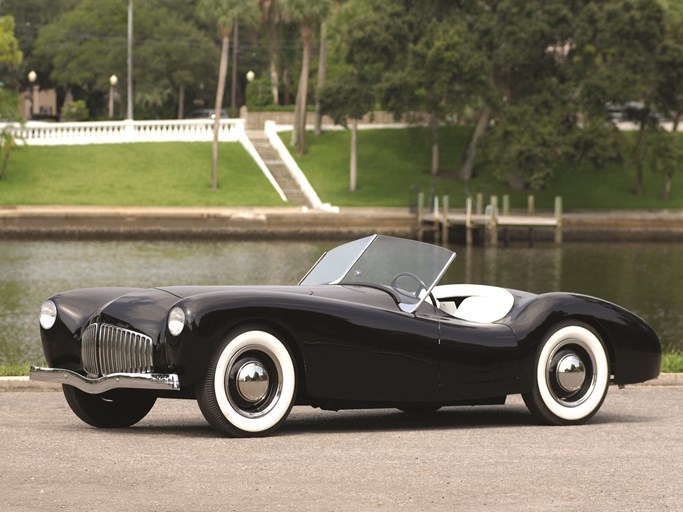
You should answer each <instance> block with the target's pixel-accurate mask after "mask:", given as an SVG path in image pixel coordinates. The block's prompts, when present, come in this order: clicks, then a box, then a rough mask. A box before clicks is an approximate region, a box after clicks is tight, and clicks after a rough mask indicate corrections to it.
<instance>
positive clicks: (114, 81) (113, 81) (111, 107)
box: [109, 75, 119, 119]
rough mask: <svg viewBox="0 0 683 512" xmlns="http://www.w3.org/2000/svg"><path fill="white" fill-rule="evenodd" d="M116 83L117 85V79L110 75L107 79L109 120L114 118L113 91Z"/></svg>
mask: <svg viewBox="0 0 683 512" xmlns="http://www.w3.org/2000/svg"><path fill="white" fill-rule="evenodd" d="M117 83H119V77H118V76H116V75H111V76H110V77H109V119H113V118H114V91H115V90H116V84H117Z"/></svg>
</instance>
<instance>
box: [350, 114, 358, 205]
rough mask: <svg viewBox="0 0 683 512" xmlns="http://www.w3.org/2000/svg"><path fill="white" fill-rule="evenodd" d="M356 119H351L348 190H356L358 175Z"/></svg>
mask: <svg viewBox="0 0 683 512" xmlns="http://www.w3.org/2000/svg"><path fill="white" fill-rule="evenodd" d="M357 148H358V119H353V120H352V121H351V162H350V165H349V190H350V191H351V192H355V191H356V181H357V176H358V166H357V160H358V158H357V157H358V149H357Z"/></svg>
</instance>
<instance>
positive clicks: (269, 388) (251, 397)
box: [31, 235, 661, 436]
mask: <svg viewBox="0 0 683 512" xmlns="http://www.w3.org/2000/svg"><path fill="white" fill-rule="evenodd" d="M454 258H455V254H454V253H453V252H451V251H449V250H448V249H445V248H442V247H437V246H434V245H430V244H425V243H421V242H416V241H412V240H405V239H400V238H393V237H387V236H378V235H373V236H369V237H366V238H362V239H360V240H356V241H353V242H349V243H347V244H344V245H341V246H339V247H336V248H335V249H332V250H331V251H329V252H327V253H326V254H324V255H323V256H322V257H321V258H320V259H319V260H318V262H317V263H316V264H315V265H314V266H313V268H312V269H311V270H310V271H309V272H308V274H307V275H306V276H305V277H304V278H303V279H302V280H301V282H300V283H299V284H298V285H297V286H203V287H177V286H176V287H167V288H153V289H129V288H93V289H81V290H72V291H68V292H64V293H58V294H56V295H54V296H53V297H51V298H50V299H49V300H47V301H46V302H45V303H44V304H43V305H42V308H41V311H40V325H41V338H42V343H43V350H44V352H45V357H46V360H47V363H48V366H49V368H35V367H34V368H32V369H31V379H33V380H40V381H49V382H59V383H62V384H63V391H64V395H65V397H66V400H67V402H68V404H69V406H70V407H71V409H72V410H73V411H74V413H76V415H77V416H78V417H79V418H81V419H82V420H83V421H85V422H86V423H88V424H90V425H94V426H96V427H127V426H130V425H133V424H134V423H136V422H138V421H140V420H141V419H142V418H143V417H144V416H145V415H146V414H147V413H148V412H149V411H150V409H151V408H152V406H153V405H154V403H155V401H156V400H157V398H160V397H163V398H196V399H197V401H198V402H199V406H200V408H201V410H202V413H203V414H204V416H205V417H206V419H207V420H208V422H209V423H210V424H211V425H212V426H213V427H214V428H216V429H217V430H218V431H220V432H222V433H224V434H229V435H233V436H262V435H266V434H269V433H271V432H273V431H274V430H275V429H276V428H277V427H278V426H279V425H280V424H281V423H282V422H283V421H284V420H285V418H286V417H287V415H288V414H289V411H290V410H291V408H292V406H293V405H295V404H297V405H310V406H313V407H320V408H323V409H329V410H338V409H347V408H376V407H396V408H398V409H401V410H403V411H406V412H415V413H420V412H433V411H436V410H437V409H439V408H440V407H445V406H454V405H477V404H502V403H504V402H505V398H506V396H507V395H510V394H521V395H522V396H523V398H524V402H525V403H526V405H527V406H528V408H529V410H530V411H531V412H532V413H533V414H534V415H535V416H536V417H537V418H538V419H539V420H540V421H542V422H544V423H549V424H577V423H583V422H585V421H586V420H588V419H589V418H591V417H592V416H593V415H594V414H595V413H596V412H597V411H598V409H599V408H600V406H601V405H602V402H603V400H604V399H605V395H606V394H607V388H608V386H609V384H610V383H611V382H612V383H615V384H629V383H635V382H641V381H645V380H648V379H652V378H655V377H657V376H658V375H659V370H660V363H661V347H660V343H659V340H658V338H657V335H656V334H655V333H654V331H653V330H652V329H651V328H650V327H649V326H648V325H647V324H646V323H645V322H644V321H643V320H641V319H640V318H638V317H637V316H636V315H634V314H632V313H630V312H629V311H626V310H625V309H623V308H621V307H619V306H616V305H614V304H611V303H609V302H606V301H603V300H600V299H596V298H593V297H588V296H584V295H577V294H571V293H546V294H541V295H535V294H531V293H527V292H522V291H517V290H508V289H504V288H498V287H492V286H482V285H472V284H443V285H439V286H436V284H437V283H438V282H439V281H440V279H441V278H442V277H443V275H444V273H445V271H446V269H447V268H448V266H449V264H450V263H451V262H452V261H453V259H454Z"/></svg>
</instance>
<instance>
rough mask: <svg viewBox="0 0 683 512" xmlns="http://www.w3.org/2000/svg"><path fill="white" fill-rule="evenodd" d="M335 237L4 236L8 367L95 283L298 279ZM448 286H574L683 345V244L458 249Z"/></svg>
mask: <svg viewBox="0 0 683 512" xmlns="http://www.w3.org/2000/svg"><path fill="white" fill-rule="evenodd" d="M333 245H336V243H334V242H321V243H316V242H301V241H296V242H280V241H278V242H235V241H227V242H206V243H197V242H194V241H193V242H183V241H156V242H144V241H135V242H80V241H54V242H53V241H40V242H23V241H2V242H0V363H4V362H32V363H37V362H40V361H41V360H42V351H41V347H40V340H39V331H38V319H37V317H38V309H39V307H40V304H41V303H42V302H43V300H44V299H45V298H47V297H48V296H50V295H51V294H53V293H55V292H58V291H62V290H67V289H71V288H83V287H92V286H141V287H153V286H164V285H169V284H207V285H210V284H293V283H296V282H298V280H299V279H300V278H301V277H302V276H303V275H304V274H305V272H306V271H307V270H308V268H309V267H310V266H311V265H312V264H313V263H315V261H316V260H317V258H318V257H319V256H320V255H321V254H322V252H323V251H325V250H327V249H329V248H330V247H331V246H333ZM454 250H455V251H456V252H457V253H458V257H457V258H456V260H455V262H454V263H453V265H452V266H451V269H450V270H449V272H448V273H447V275H446V276H445V278H444V280H443V281H442V282H468V283H483V284H493V285H498V286H505V287H509V288H518V289H521V290H528V291H531V292H536V293H541V292H546V291H573V292H579V293H585V294H588V295H595V296H597V297H601V298H604V299H607V300H610V301H612V302H616V303H617V304H620V305H622V306H624V307H626V308H627V309H630V310H632V311H633V312H635V313H637V314H639V315H640V316H641V317H643V318H644V319H645V320H646V321H647V322H649V323H650V324H651V325H652V326H653V327H654V328H655V330H656V331H657V333H658V334H659V336H660V338H661V340H662V344H663V345H664V347H665V349H666V350H683V340H681V339H680V337H679V334H678V333H680V332H681V330H682V329H683V313H681V312H682V311H683V264H681V263H680V262H682V261H683V245H673V244H672V245H669V244H617V245H615V244H610V245H607V244H604V245H589V244H566V245H564V246H562V247H555V246H554V245H538V246H536V247H534V248H527V247H509V248H497V249H494V248H487V249H484V248H481V247H473V248H467V247H454Z"/></svg>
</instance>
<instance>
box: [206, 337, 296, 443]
mask: <svg viewBox="0 0 683 512" xmlns="http://www.w3.org/2000/svg"><path fill="white" fill-rule="evenodd" d="M296 384H297V383H296V368H295V363H294V359H293V357H292V355H291V354H290V353H289V350H288V349H287V347H286V346H285V344H284V343H282V341H280V340H279V339H278V338H277V337H275V336H274V335H273V334H270V333H268V332H265V331H262V330H258V329H254V330H243V331H240V332H237V333H234V334H233V335H231V336H230V337H228V339H227V340H226V341H225V342H224V343H222V344H221V345H220V346H219V348H218V349H217V351H216V353H215V354H214V356H213V357H212V358H211V361H210V362H209V367H208V371H207V375H206V378H205V380H204V382H202V383H201V384H200V385H199V386H198V389H197V401H198V403H199V407H200V409H201V410H202V413H203V414H204V417H205V418H206V419H207V421H208V422H209V423H210V424H211V425H212V426H213V427H214V428H215V429H217V430H218V431H220V432H222V433H224V434H228V435H231V436H235V437H253V436H263V435H267V434H269V433H270V432H272V431H274V430H275V429H276V428H277V427H279V426H280V424H281V423H282V422H283V421H284V420H285V419H286V418H287V415H288V414H289V412H290V410H291V409H292V405H293V404H294V399H295V397H296Z"/></svg>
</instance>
